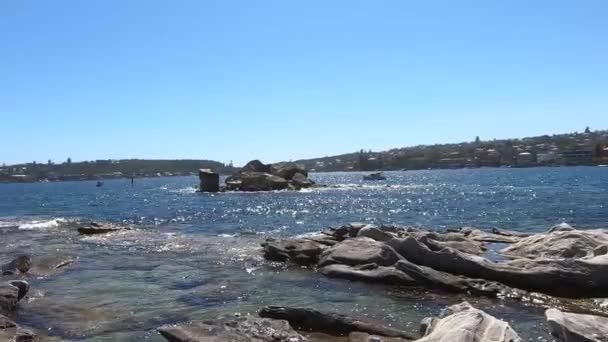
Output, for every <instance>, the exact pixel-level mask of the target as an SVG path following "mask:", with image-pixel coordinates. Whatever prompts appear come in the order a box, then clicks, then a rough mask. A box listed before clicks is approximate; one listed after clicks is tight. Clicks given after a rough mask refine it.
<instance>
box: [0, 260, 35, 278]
mask: <svg viewBox="0 0 608 342" xmlns="http://www.w3.org/2000/svg"><path fill="white" fill-rule="evenodd" d="M30 267H32V258H31V257H30V256H29V255H20V256H18V257H16V258H15V259H13V260H12V261H11V262H9V263H8V264H6V265H2V267H1V269H2V275H15V274H19V273H27V271H29V270H30Z"/></svg>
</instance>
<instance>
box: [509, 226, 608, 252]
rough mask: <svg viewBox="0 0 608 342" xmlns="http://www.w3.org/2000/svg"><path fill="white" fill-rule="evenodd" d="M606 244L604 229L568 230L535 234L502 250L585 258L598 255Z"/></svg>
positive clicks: (607, 240) (606, 235) (606, 238)
mask: <svg viewBox="0 0 608 342" xmlns="http://www.w3.org/2000/svg"><path fill="white" fill-rule="evenodd" d="M606 246H608V232H607V231H605V230H603V229H596V230H566V231H554V232H551V233H547V234H535V235H532V236H530V237H527V238H524V239H521V240H520V241H519V242H517V243H515V244H513V245H511V246H509V247H507V248H504V249H503V250H501V251H500V252H501V253H503V254H506V255H513V256H519V257H525V258H584V257H592V256H595V255H598V251H599V250H600V249H599V248H601V247H603V248H606ZM604 254H605V253H604Z"/></svg>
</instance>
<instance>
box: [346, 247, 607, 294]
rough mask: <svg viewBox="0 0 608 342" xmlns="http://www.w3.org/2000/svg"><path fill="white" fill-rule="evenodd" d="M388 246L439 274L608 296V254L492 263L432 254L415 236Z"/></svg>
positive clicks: (545, 290) (547, 291)
mask: <svg viewBox="0 0 608 342" xmlns="http://www.w3.org/2000/svg"><path fill="white" fill-rule="evenodd" d="M347 241H348V240H347ZM387 244H389V245H391V246H392V247H393V248H394V249H395V250H396V251H397V253H399V254H400V255H401V256H402V257H404V258H405V259H407V260H408V261H410V262H412V263H414V264H417V265H420V266H427V267H430V268H433V269H435V270H438V271H443V272H447V273H451V274H455V275H463V276H466V277H469V278H480V279H486V280H492V281H496V282H499V283H502V284H505V285H507V286H510V287H515V288H519V289H524V290H527V291H536V292H541V293H545V294H550V295H555V296H561V297H571V298H589V297H606V296H608V255H601V256H596V257H593V258H588V259H555V260H553V259H543V260H532V259H518V260H514V261H511V262H508V263H493V262H491V261H489V260H487V259H485V258H483V257H479V256H474V255H470V254H466V253H462V252H460V251H457V250H455V249H452V248H444V249H442V250H441V251H432V250H430V249H429V248H428V247H427V246H426V245H424V244H422V243H420V242H419V241H416V239H414V238H412V237H408V238H405V239H393V240H390V241H388V242H387ZM336 247H339V245H338V246H336ZM336 247H334V248H336Z"/></svg>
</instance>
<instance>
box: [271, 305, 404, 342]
mask: <svg viewBox="0 0 608 342" xmlns="http://www.w3.org/2000/svg"><path fill="white" fill-rule="evenodd" d="M259 315H260V317H265V318H272V319H278V320H285V321H288V322H289V324H291V326H293V327H294V328H295V329H297V330H300V331H308V332H323V333H326V334H329V335H332V336H348V335H349V334H351V333H353V332H362V333H367V334H372V335H378V336H384V337H400V338H405V339H414V338H415V337H414V336H412V335H411V334H409V333H407V332H404V331H401V330H397V329H393V328H389V327H385V326H382V325H377V324H373V323H369V322H362V321H359V320H356V319H353V318H350V317H348V316H344V315H339V314H332V313H322V312H319V311H316V310H313V309H306V308H290V307H283V306H267V307H265V308H263V309H262V310H261V311H260V312H259Z"/></svg>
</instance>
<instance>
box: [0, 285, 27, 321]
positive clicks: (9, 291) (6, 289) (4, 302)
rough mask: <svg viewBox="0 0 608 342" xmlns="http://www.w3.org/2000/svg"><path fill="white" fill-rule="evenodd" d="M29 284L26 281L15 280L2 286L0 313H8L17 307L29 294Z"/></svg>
mask: <svg viewBox="0 0 608 342" xmlns="http://www.w3.org/2000/svg"><path fill="white" fill-rule="evenodd" d="M28 290H29V284H28V283H27V282H26V281H25V280H13V281H10V282H8V283H4V284H0V313H8V312H11V311H13V310H15V308H16V307H17V303H18V302H19V300H21V299H22V298H23V297H25V295H26V294H27V291H28Z"/></svg>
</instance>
